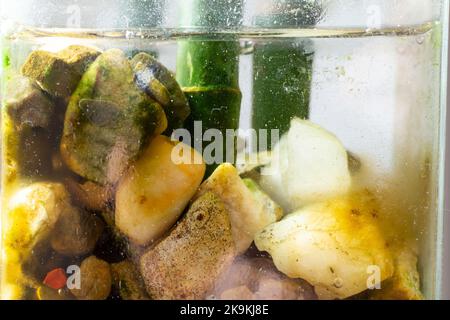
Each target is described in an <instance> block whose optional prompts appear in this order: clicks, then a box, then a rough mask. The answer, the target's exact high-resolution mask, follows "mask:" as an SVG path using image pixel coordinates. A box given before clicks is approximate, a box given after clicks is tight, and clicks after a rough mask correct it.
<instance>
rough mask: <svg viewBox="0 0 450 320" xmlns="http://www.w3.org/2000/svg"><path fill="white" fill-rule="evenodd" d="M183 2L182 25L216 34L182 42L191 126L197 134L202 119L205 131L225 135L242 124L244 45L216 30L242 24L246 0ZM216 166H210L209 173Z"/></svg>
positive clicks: (180, 67)
mask: <svg viewBox="0 0 450 320" xmlns="http://www.w3.org/2000/svg"><path fill="white" fill-rule="evenodd" d="M183 5H184V8H183V9H184V11H183V19H182V26H183V27H185V28H186V27H187V28H191V27H194V28H202V29H204V30H205V31H208V32H211V34H212V35H211V36H208V38H207V39H199V38H190V39H188V40H182V41H180V42H179V48H178V64H177V80H178V82H179V83H180V85H181V87H182V88H183V91H184V92H185V94H186V96H187V98H188V100H189V104H190V107H191V116H190V117H189V119H188V121H187V122H186V123H187V127H188V129H190V130H191V133H192V134H193V133H194V132H193V126H194V121H202V127H203V132H204V131H206V130H208V129H219V130H220V131H221V132H222V133H223V135H224V137H225V131H226V129H237V128H238V126H239V115H240V105H241V99H242V95H241V91H240V90H239V52H240V46H239V42H238V40H237V39H236V38H235V37H234V36H230V37H229V38H227V39H224V38H217V37H215V36H214V35H213V34H214V32H215V31H220V30H221V29H223V28H229V27H237V26H239V24H240V21H241V19H242V0H187V1H185V2H183ZM197 143H198V141H197ZM195 145H196V143H195V141H194V146H195ZM202 145H203V146H204V145H205V144H203V143H202ZM224 151H225V150H224ZM224 155H225V153H224ZM215 167H216V165H211V166H209V167H208V170H207V175H208V174H209V173H211V172H212V171H213V170H214V169H215Z"/></svg>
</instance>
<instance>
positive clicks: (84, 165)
mask: <svg viewBox="0 0 450 320" xmlns="http://www.w3.org/2000/svg"><path fill="white" fill-rule="evenodd" d="M162 121H163V119H162V116H161V106H160V105H159V104H158V103H157V102H155V101H154V100H152V99H151V98H150V97H148V96H147V95H146V94H145V93H144V92H142V91H141V90H140V89H139V88H138V87H137V86H136V84H135V82H134V72H133V69H132V67H131V65H130V62H129V60H128V59H127V57H126V56H125V54H124V53H123V52H122V51H121V50H117V49H111V50H108V51H106V52H104V53H103V54H101V55H100V56H99V57H98V58H97V60H96V61H95V62H94V63H93V64H92V65H91V66H90V67H89V69H88V70H87V72H86V73H85V74H84V76H83V78H82V79H81V81H80V83H79V85H78V87H77V89H76V91H75V92H74V94H73V95H72V97H71V98H70V102H69V106H68V108H67V112H66V117H65V121H64V130H63V136H62V141H61V154H62V158H63V160H64V162H65V163H66V164H67V165H68V167H69V168H70V169H71V170H72V171H74V172H75V173H77V174H78V175H80V176H81V177H83V178H85V179H88V180H91V181H94V182H97V183H99V184H103V185H104V184H114V183H115V182H117V181H118V180H119V179H120V176H121V174H122V173H123V172H124V170H125V169H126V167H127V166H128V165H129V164H130V162H131V161H132V160H134V159H135V158H136V157H137V156H138V155H139V153H140V151H141V150H142V148H143V147H144V146H145V145H147V143H148V142H149V139H150V138H151V136H153V135H154V134H155V133H158V132H157V130H158V129H159V128H160V127H161V122H162Z"/></svg>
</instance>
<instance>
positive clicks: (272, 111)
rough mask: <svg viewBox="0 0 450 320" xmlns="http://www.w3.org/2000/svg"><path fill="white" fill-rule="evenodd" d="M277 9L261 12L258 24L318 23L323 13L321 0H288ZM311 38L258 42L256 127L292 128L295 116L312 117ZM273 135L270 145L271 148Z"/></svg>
mask: <svg viewBox="0 0 450 320" xmlns="http://www.w3.org/2000/svg"><path fill="white" fill-rule="evenodd" d="M280 3H282V5H280V6H278V7H276V8H275V9H274V11H273V12H271V13H268V14H267V15H264V16H259V17H258V19H257V25H258V26H261V27H267V28H283V29H289V28H299V27H310V26H314V25H315V24H316V23H317V21H318V19H319V18H320V16H321V14H322V6H321V4H320V3H321V1H316V0H286V1H284V2H280ZM313 55H314V53H313V51H312V42H311V41H310V40H301V41H288V40H286V39H282V40H273V41H269V42H263V43H257V44H256V45H255V51H254V60H253V74H254V84H253V89H254V90H253V106H254V107H253V108H254V109H253V115H252V124H253V128H254V129H267V130H271V129H279V130H280V134H284V133H286V132H287V131H288V130H289V127H290V121H291V119H292V118H294V117H299V118H302V119H307V118H309V100H310V89H311V79H312V66H313ZM270 137H271V135H270V134H269V135H268V139H269V141H268V148H269V149H271V141H270Z"/></svg>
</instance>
